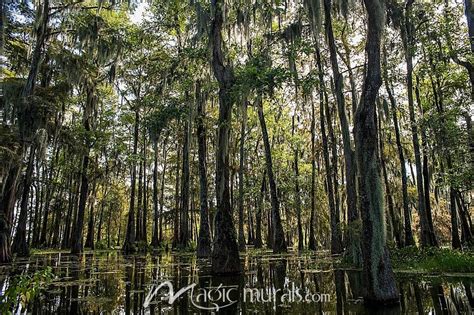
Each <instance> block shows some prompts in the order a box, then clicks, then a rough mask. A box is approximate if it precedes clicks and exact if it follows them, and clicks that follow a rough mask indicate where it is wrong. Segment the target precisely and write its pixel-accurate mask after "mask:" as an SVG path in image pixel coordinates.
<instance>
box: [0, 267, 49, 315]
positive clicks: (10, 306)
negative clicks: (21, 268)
mask: <svg viewBox="0 0 474 315" xmlns="http://www.w3.org/2000/svg"><path fill="white" fill-rule="evenodd" d="M53 277H54V275H53V272H52V269H51V267H46V268H45V269H43V270H40V271H36V272H35V273H34V274H32V275H19V276H14V277H13V278H11V279H10V284H9V285H8V288H7V289H6V290H5V292H2V295H1V296H0V313H1V314H13V313H14V310H16V309H17V308H18V307H19V306H21V308H22V309H23V310H26V309H27V306H28V303H29V302H30V301H32V300H33V299H34V298H35V297H37V296H38V295H39V294H41V292H42V290H44V289H45V288H46V287H48V285H49V284H50V283H51V281H52V279H53Z"/></svg>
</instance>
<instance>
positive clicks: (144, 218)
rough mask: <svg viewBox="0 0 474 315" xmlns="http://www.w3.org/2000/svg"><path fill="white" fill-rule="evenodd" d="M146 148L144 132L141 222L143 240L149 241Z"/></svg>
mask: <svg viewBox="0 0 474 315" xmlns="http://www.w3.org/2000/svg"><path fill="white" fill-rule="evenodd" d="M146 149H147V141H146V133H145V132H144V133H143V212H142V222H141V225H142V227H141V229H142V241H143V242H145V243H147V242H148V234H147V222H148V221H147V220H148V218H147V214H148V180H147V175H146V167H147V163H146V162H147V161H146Z"/></svg>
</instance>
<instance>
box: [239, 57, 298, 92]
mask: <svg viewBox="0 0 474 315" xmlns="http://www.w3.org/2000/svg"><path fill="white" fill-rule="evenodd" d="M235 76H236V84H235V88H234V91H233V93H234V95H235V96H234V97H235V98H237V97H236V96H237V95H242V94H247V93H249V92H251V91H255V92H256V93H257V94H266V95H269V96H272V95H273V94H274V90H275V89H276V88H278V87H280V86H281V84H282V83H283V82H285V81H286V80H288V79H289V78H291V73H290V72H289V71H288V69H286V68H283V67H280V66H277V67H272V63H271V60H270V59H269V58H268V56H266V55H264V54H260V55H256V56H254V57H252V58H251V59H250V60H249V61H248V62H247V63H246V64H245V65H243V66H242V67H239V68H237V69H236V71H235ZM237 99H238V98H237Z"/></svg>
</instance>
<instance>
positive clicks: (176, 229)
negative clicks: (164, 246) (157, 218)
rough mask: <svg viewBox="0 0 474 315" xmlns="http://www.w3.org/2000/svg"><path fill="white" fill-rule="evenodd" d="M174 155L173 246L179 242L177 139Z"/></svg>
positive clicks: (178, 152) (179, 151) (179, 154)
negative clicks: (175, 156)
mask: <svg viewBox="0 0 474 315" xmlns="http://www.w3.org/2000/svg"><path fill="white" fill-rule="evenodd" d="M176 155H177V158H176V178H175V187H174V188H175V189H174V191H175V200H174V201H175V204H174V210H173V215H174V217H173V244H172V246H173V248H175V247H176V246H178V244H179V228H180V226H179V201H180V198H179V183H180V181H179V170H180V167H179V163H180V161H181V150H180V147H179V141H176Z"/></svg>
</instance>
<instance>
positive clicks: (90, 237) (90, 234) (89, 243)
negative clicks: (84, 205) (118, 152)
mask: <svg viewBox="0 0 474 315" xmlns="http://www.w3.org/2000/svg"><path fill="white" fill-rule="evenodd" d="M96 163H97V161H96ZM96 192H97V181H94V184H93V185H92V193H91V197H90V198H89V223H88V225H87V236H86V243H85V247H87V248H90V249H94V228H95V224H94V221H95V220H94V206H95V199H96Z"/></svg>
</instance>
